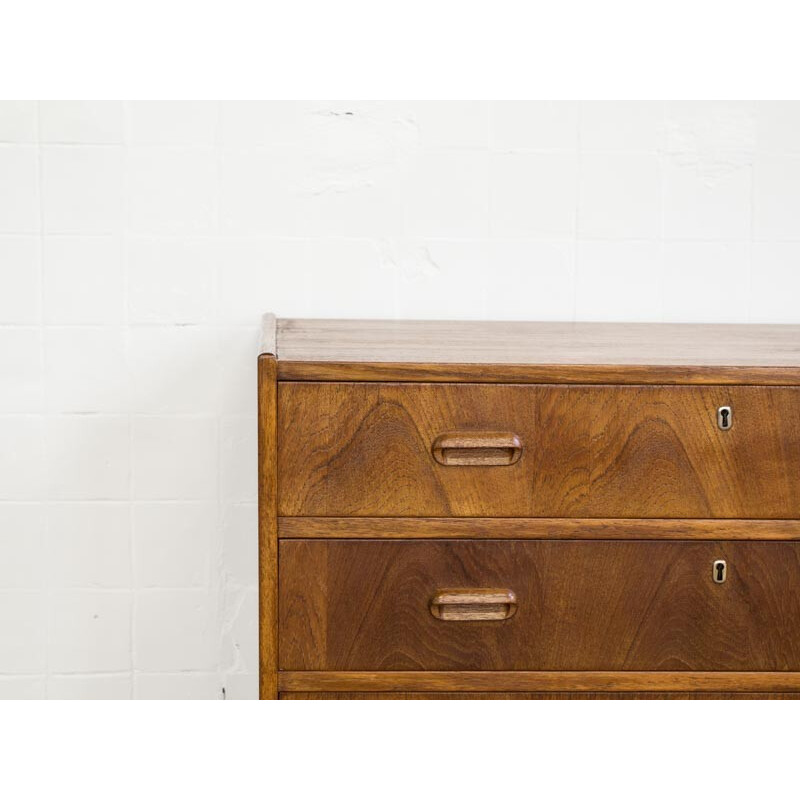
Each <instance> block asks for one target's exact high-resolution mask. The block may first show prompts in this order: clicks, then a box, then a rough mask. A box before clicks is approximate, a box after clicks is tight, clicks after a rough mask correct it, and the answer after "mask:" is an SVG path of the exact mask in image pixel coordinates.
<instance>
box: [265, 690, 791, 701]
mask: <svg viewBox="0 0 800 800" xmlns="http://www.w3.org/2000/svg"><path fill="white" fill-rule="evenodd" d="M280 699H281V700H800V693H796V692H772V693H770V692H739V693H737V692H727V693H725V692H281V694H280Z"/></svg>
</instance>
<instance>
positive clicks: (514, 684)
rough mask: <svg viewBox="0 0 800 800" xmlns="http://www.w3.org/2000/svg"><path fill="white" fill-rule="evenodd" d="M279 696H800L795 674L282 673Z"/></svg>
mask: <svg viewBox="0 0 800 800" xmlns="http://www.w3.org/2000/svg"><path fill="white" fill-rule="evenodd" d="M278 685H279V688H280V691H281V692H473V691H474V692H692V693H694V692H726V693H727V692H731V693H737V694H738V693H739V692H769V693H773V692H791V693H797V692H800V672H523V671H520V672H485V671H483V672H281V673H279V679H278Z"/></svg>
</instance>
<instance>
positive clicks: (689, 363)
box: [262, 315, 800, 368]
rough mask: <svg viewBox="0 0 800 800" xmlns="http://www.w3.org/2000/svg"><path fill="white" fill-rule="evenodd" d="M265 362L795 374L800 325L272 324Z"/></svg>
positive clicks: (271, 320) (267, 328) (268, 320)
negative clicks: (690, 369)
mask: <svg viewBox="0 0 800 800" xmlns="http://www.w3.org/2000/svg"><path fill="white" fill-rule="evenodd" d="M262 352H264V353H271V354H273V355H275V356H277V358H278V359H279V361H288V362H324V363H327V362H335V363H358V364H364V363H368V364H463V365H466V364H516V365H537V366H559V365H586V366H591V365H599V366H606V365H608V366H630V365H638V366H654V367H659V366H661V367H752V368H772V367H783V368H798V367H800V325H678V324H652V323H595V322H574V323H573V322H453V321H451V322H435V321H411V320H402V321H396V320H344V319H339V320H321V319H309V320H307V319H278V320H276V319H275V317H274V316H272V315H265V318H264V336H263V345H262Z"/></svg>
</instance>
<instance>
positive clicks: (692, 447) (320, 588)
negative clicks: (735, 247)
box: [258, 315, 800, 699]
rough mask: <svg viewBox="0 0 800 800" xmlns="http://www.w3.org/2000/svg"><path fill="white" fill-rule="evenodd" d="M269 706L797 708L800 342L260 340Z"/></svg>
mask: <svg viewBox="0 0 800 800" xmlns="http://www.w3.org/2000/svg"><path fill="white" fill-rule="evenodd" d="M258 375H259V379H258V381H259V389H258V391H259V506H260V514H259V518H260V533H259V558H260V670H261V675H260V679H261V697H262V698H286V699H300V698H376V699H377V698H386V699H390V698H427V697H437V698H438V697H444V698H464V697H469V698H491V697H503V698H505V697H513V698H517V697H518V698H562V697H563V698H574V697H593V698H594V697H602V698H605V697H620V698H622V697H646V698H654V697H657V698H661V697H664V698H667V697H669V698H672V697H732V698H748V697H767V698H773V697H781V698H790V697H791V698H794V697H800V327H798V326H763V325H758V326H756V325H754V326H734V325H644V324H641V325H621V324H620V325H616V324H595V323H580V324H579V323H575V324H572V323H522V322H519V323H477V322H475V323H470V322H388V321H387V322H368V321H345V320H339V321H331V320H328V321H325V320H276V319H275V318H274V317H273V316H271V315H267V316H266V317H265V320H264V346H263V348H262V355H261V356H260V358H259V371H258Z"/></svg>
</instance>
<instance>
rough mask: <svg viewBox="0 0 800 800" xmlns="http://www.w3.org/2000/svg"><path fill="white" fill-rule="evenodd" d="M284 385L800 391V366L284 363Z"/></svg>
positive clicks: (281, 370)
mask: <svg viewBox="0 0 800 800" xmlns="http://www.w3.org/2000/svg"><path fill="white" fill-rule="evenodd" d="M278 378H279V380H282V381H381V382H387V381H415V382H417V381H424V382H427V383H462V382H466V383H556V384H561V383H566V384H584V383H587V384H606V383H609V384H659V385H687V386H694V385H697V386H707V385H711V386H713V385H723V386H724V385H730V386H736V385H742V386H748V385H749V386H800V367H725V366H709V367H693V366H681V367H677V366H676V367H671V366H660V367H659V366H645V365H635V366H618V365H614V364H565V365H560V364H558V365H553V364H422V363H402V362H393V363H380V362H356V361H349V362H331V361H280V362H278Z"/></svg>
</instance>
